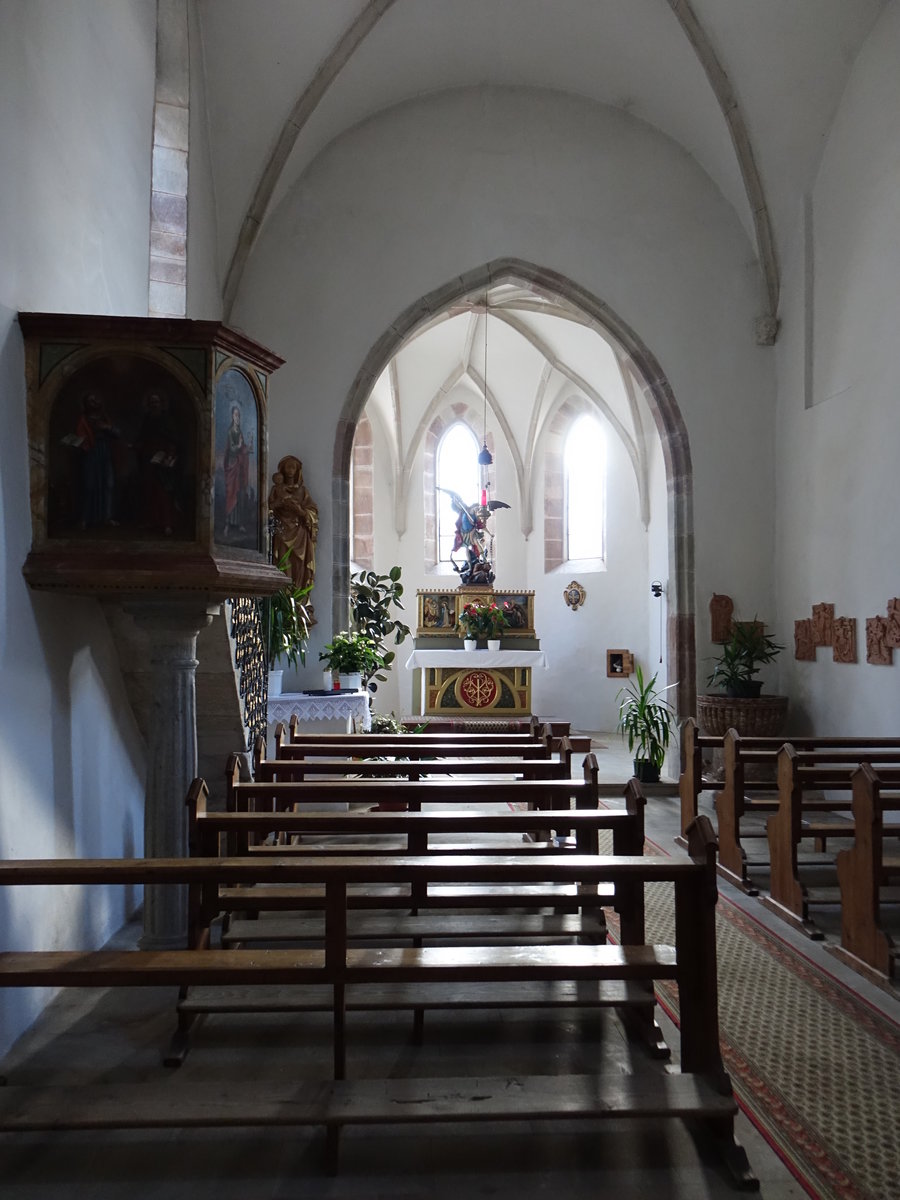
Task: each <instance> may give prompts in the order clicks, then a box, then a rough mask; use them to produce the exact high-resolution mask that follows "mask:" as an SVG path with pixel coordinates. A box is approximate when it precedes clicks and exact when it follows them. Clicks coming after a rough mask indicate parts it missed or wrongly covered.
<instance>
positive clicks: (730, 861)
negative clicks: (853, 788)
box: [677, 718, 900, 896]
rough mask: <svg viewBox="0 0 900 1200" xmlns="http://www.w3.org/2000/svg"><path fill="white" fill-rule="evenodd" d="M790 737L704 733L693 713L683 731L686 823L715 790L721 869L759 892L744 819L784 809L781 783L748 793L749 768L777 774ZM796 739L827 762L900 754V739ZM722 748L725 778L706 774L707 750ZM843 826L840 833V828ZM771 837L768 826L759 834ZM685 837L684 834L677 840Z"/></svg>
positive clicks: (821, 844)
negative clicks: (780, 799)
mask: <svg viewBox="0 0 900 1200" xmlns="http://www.w3.org/2000/svg"><path fill="white" fill-rule="evenodd" d="M787 740H788V739H786V738H784V737H765V738H756V737H754V738H746V737H742V736H741V735H740V734H739V733H738V732H737V731H736V730H734V729H729V730H728V731H727V732H726V733H725V734H724V736H723V737H721V738H716V737H706V736H701V735H700V734H699V730H698V727H697V723H696V721H694V720H693V719H692V718H689V719H688V720H687V721H685V722H684V723H683V725H682V730H681V760H682V761H681V767H682V770H681V777H680V779H679V794H680V797H681V820H682V828H683V829H684V828H686V827H687V825H688V824H689V823H690V821H691V820H692V819H693V816H694V815H695V814H696V812H697V804H698V799H699V795H700V792H701V791H714V792H716V793H717V794H716V797H715V808H716V817H717V831H716V834H717V840H718V844H719V874H720V875H721V876H722V878H724V879H727V880H728V882H729V883H731V884H733V885H734V886H735V887H738V888H740V889H741V890H742V891H745V892H746V893H747V894H748V895H752V896H755V895H757V894H758V891H759V889H758V888H757V887H756V885H755V884H754V883H753V881H752V880H751V878H750V875H749V872H748V865H747V855H746V852H745V850H744V847H743V845H742V841H741V838H742V836H743V837H746V836H747V834H746V833H745V832H743V833H742V829H741V819H742V818H743V817H744V816H749V815H761V814H769V813H773V812H775V811H776V810H777V808H778V798H777V782H773V783H772V784H771V785H769V784H766V783H751V785H750V794H748V788H747V782H746V773H747V772H746V768H747V767H748V766H751V767H752V766H766V767H770V768H771V769H772V775H773V779H774V775H775V767H776V762H777V754H778V751H779V750H780V749H781V747H782V746H783V745H785V743H786V742H787ZM791 744H792V745H793V746H794V748H795V749H796V750H797V751H798V752H801V753H818V755H819V757H820V758H821V760H822V762H823V763H824V762H829V763H832V764H839V763H841V764H842V763H847V764H855V763H857V762H859V761H860V760H861V759H862V758H863V757H866V759H867V761H875V762H879V761H880V762H885V761H893V758H894V756H895V754H896V753H900V738H863V737H856V738H849V737H805V738H792V739H791ZM713 750H719V751H721V753H722V758H723V778H722V779H721V780H710V779H704V777H703V774H702V758H703V753H704V751H706V752H707V753H709V752H711V751H713ZM819 827H820V830H822V832H820V834H819V842H818V848H820V849H824V839H825V838H826V837H827V833H828V831H827V830H825V829H824V827H823V826H822V823H821V822H819ZM837 831H838V830H837V828H836V829H835V832H837ZM756 836H758V837H761V838H765V837H766V836H767V835H766V832H765V829H761V830H760V831H759V833H758V834H757V835H756ZM677 840H678V841H679V842H683V838H682V839H677Z"/></svg>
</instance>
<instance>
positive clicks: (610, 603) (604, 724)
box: [527, 416, 647, 731]
mask: <svg viewBox="0 0 900 1200" xmlns="http://www.w3.org/2000/svg"><path fill="white" fill-rule="evenodd" d="M597 419H598V420H599V422H600V424H601V426H603V428H604V433H605V435H606V454H607V460H606V511H607V520H606V570H597V569H593V564H590V567H591V568H592V569H588V565H587V564H585V563H584V562H578V561H577V560H574V561H571V562H567V563H564V564H563V565H562V566H561V567H557V568H555V569H554V570H553V571H551V572H549V574H545V573H544V542H543V537H544V527H543V526H544V522H543V513H544V472H543V465H542V464H541V466H540V469H539V470H538V473H537V476H538V477H537V480H536V483H537V486H536V489H535V490H536V495H535V514H536V519H535V532H534V534H533V535H532V537H531V538H530V539H529V543H528V584H527V586H529V587H533V588H534V589H535V598H534V623H535V628H536V629H537V632H538V636H539V637H540V639H541V649H542V650H544V651H545V652H546V654H547V658H548V662H549V668H548V669H547V670H545V671H535V672H534V674H533V675H532V707H533V708H534V711H535V712H536V713H538V714H540V715H541V716H546V717H559V718H561V719H562V720H565V721H569V722H570V723H571V725H572V728H573V729H589V730H607V731H608V730H612V729H615V727H616V711H617V710H616V695H617V693H618V691H619V689H620V687H621V686H622V683H623V680H622V679H619V678H612V679H610V678H607V675H606V651H607V650H615V649H626V650H631V651H632V653H633V654H634V655H635V658H636V659H637V660H638V661H641V662H644V663H645V662H646V655H647V632H646V622H647V598H646V593H647V586H646V583H647V532H646V530H645V529H644V527H643V524H642V522H641V519H640V506H639V503H638V489H637V480H636V478H635V474H634V468H633V467H632V464H631V459H630V458H629V457H628V454H627V452H626V450H625V447H624V446H623V444H622V442H621V441H620V440H619V438H618V437H617V436H616V434H615V433H614V432H613V430H612V429H611V428H610V426H609V424H608V422H606V421H605V420H604V419H603V418H602V417H599V416H598V418H597ZM573 579H575V580H577V582H578V583H580V584H581V586H582V587H583V588H584V589H585V591H586V592H587V599H586V600H585V602H584V604H583V605H582V606H581V607H580V608H578V609H576V610H573V609H571V608H569V607H568V605H567V604H566V602H565V599H564V598H563V592H564V590H565V589H566V587H567V586H568V584H569V583H571V582H572V580H573Z"/></svg>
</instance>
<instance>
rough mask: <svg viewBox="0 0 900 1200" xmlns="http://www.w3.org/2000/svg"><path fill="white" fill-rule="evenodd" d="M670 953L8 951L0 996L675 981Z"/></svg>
mask: <svg viewBox="0 0 900 1200" xmlns="http://www.w3.org/2000/svg"><path fill="white" fill-rule="evenodd" d="M675 965H676V964H675V949H674V947H672V946H665V945H662V946H657V945H647V946H613V945H603V946H586V945H575V946H571V945H569V946H544V945H540V946H509V947H498V946H454V947H452V948H449V949H448V948H445V947H441V946H425V947H412V946H409V947H378V948H376V949H356V948H353V947H350V948H348V949H347V951H346V957H345V962H344V965H343V967H338V968H337V969H336V971H335V970H332V969H326V963H325V952H324V951H321V950H296V949H291V950H228V949H226V950H95V951H88V952H81V951H75V950H28V951H21V952H19V951H14V950H9V951H5V952H2V953H0V986H2V987H123V986H135V987H147V986H149V987H157V986H160V985H164V984H174V985H184V984H196V983H216V982H221V983H303V982H309V983H314V982H316V981H324V982H330V981H334V982H344V983H346V984H353V983H368V982H372V983H375V982H380V981H382V980H383V978H384V977H385V976H391V977H393V978H395V979H397V980H400V981H403V982H416V981H419V980H425V979H433V980H435V981H436V982H443V983H454V982H456V981H463V982H465V981H466V980H467V979H469V978H472V977H476V978H478V979H479V980H482V981H484V982H490V981H492V980H497V981H502V980H510V981H512V980H520V979H554V978H559V977H560V975H561V974H564V975H565V977H566V978H568V979H574V980H577V979H674V978H675V975H676V971H675Z"/></svg>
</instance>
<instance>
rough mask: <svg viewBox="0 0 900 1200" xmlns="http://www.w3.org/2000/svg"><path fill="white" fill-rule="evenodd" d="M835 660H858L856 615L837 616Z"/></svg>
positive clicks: (845, 661)
mask: <svg viewBox="0 0 900 1200" xmlns="http://www.w3.org/2000/svg"><path fill="white" fill-rule="evenodd" d="M833 630H834V638H833V641H832V645H833V647H834V661H835V662H843V663H855V662H856V617H835V618H834V624H833Z"/></svg>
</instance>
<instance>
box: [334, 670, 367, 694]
mask: <svg viewBox="0 0 900 1200" xmlns="http://www.w3.org/2000/svg"><path fill="white" fill-rule="evenodd" d="M338 682H339V683H340V685H341V687H342V688H350V689H351V691H354V692H358V691H359V690H360V689H361V688H362V671H353V672H352V673H351V674H348V675H338Z"/></svg>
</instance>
